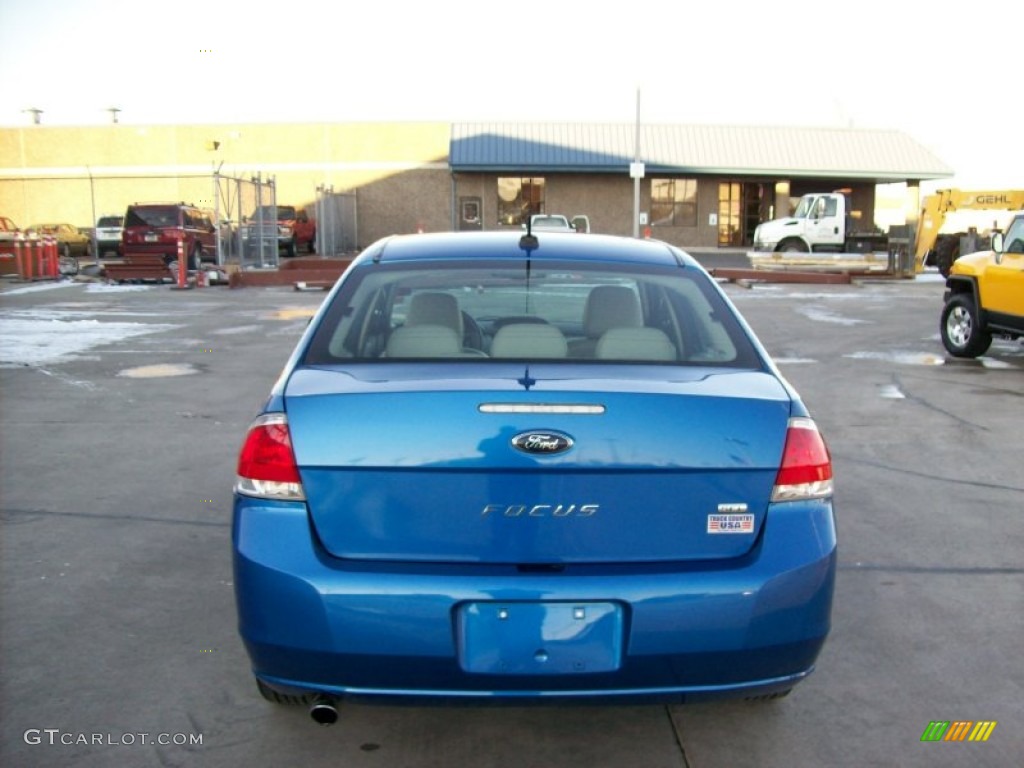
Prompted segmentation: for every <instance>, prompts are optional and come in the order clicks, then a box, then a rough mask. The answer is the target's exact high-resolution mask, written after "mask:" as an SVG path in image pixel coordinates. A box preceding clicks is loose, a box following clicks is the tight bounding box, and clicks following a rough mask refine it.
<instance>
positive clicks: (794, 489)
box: [772, 418, 832, 501]
mask: <svg viewBox="0 0 1024 768" xmlns="http://www.w3.org/2000/svg"><path fill="white" fill-rule="evenodd" d="M831 495H832V457H831V456H830V455H829V452H828V447H827V446H826V445H825V441H824V439H822V437H821V435H820V434H819V432H818V427H817V426H816V425H815V424H814V422H813V421H812V420H811V419H807V418H794V419H790V420H789V429H788V430H787V431H786V446H785V448H783V450H782V465H781V466H780V467H779V474H778V476H777V477H776V479H775V488H773V489H772V501H798V500H801V499H822V498H826V497H828V496H831Z"/></svg>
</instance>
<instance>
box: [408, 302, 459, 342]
mask: <svg viewBox="0 0 1024 768" xmlns="http://www.w3.org/2000/svg"><path fill="white" fill-rule="evenodd" d="M414 325H444V326H447V327H449V328H451V329H452V330H453V331H455V333H456V335H458V337H459V340H460V343H461V339H462V311H461V310H460V309H459V302H458V300H457V299H456V298H455V297H454V296H452V295H451V294H450V293H441V292H440V291H424V292H422V293H415V294H413V296H412V299H410V301H409V312H408V314H407V315H406V316H405V327H406V328H409V327H411V326H414Z"/></svg>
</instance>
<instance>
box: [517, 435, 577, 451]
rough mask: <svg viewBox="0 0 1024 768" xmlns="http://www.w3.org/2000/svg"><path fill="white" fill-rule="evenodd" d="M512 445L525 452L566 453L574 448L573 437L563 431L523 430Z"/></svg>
mask: <svg viewBox="0 0 1024 768" xmlns="http://www.w3.org/2000/svg"><path fill="white" fill-rule="evenodd" d="M512 446H513V447H514V448H516V449H517V450H520V451H522V452H523V453H543V454H554V453H564V452H565V451H568V450H569V449H570V448H572V438H571V437H569V436H568V435H565V434H562V433H561V432H521V433H520V434H518V435H516V436H515V437H513V438H512Z"/></svg>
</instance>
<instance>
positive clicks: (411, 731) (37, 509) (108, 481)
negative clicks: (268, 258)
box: [0, 279, 1024, 768]
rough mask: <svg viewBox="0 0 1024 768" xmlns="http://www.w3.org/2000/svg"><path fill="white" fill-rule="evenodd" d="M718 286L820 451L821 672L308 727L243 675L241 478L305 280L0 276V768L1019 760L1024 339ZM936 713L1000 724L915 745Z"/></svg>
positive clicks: (933, 290) (348, 710)
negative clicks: (644, 695)
mask: <svg viewBox="0 0 1024 768" xmlns="http://www.w3.org/2000/svg"><path fill="white" fill-rule="evenodd" d="M726 290H727V292H728V293H729V295H730V296H731V297H732V298H733V299H734V301H735V302H736V304H737V305H738V307H739V308H740V310H741V311H742V312H743V314H744V315H745V317H746V318H747V319H748V321H749V322H750V323H751V325H752V326H753V327H754V329H755V331H756V332H757V333H758V335H759V336H760V338H761V340H762V341H763V342H764V343H765V345H766V346H767V347H768V349H769V351H770V352H771V353H772V354H773V356H775V358H776V359H777V361H778V363H779V365H780V368H781V369H782V371H783V373H784V374H785V375H786V376H787V377H788V378H789V379H790V380H791V381H792V383H793V384H794V385H795V386H796V388H797V389H798V390H799V391H800V393H801V394H802V396H803V398H804V400H805V402H806V403H807V405H808V406H809V407H810V409H811V411H812V413H813V414H814V416H815V417H816V419H817V421H818V423H819V426H820V427H821V429H822V431H823V433H824V434H825V436H826V439H827V440H828V441H829V443H830V447H831V449H832V453H833V459H834V463H835V473H836V482H837V495H836V507H837V517H838V527H839V541H840V571H839V577H838V584H837V594H836V600H835V607H834V627H833V633H832V635H831V637H830V639H829V642H828V643H827V644H826V647H825V650H824V652H823V654H822V656H821V658H820V659H819V665H818V669H817V671H816V672H815V673H814V674H813V675H812V676H811V677H810V678H809V679H808V680H807V681H806V682H804V683H803V684H801V685H800V686H798V687H797V689H796V690H795V691H794V693H793V694H792V695H791V696H789V697H788V698H786V699H783V700H780V701H776V702H771V703H748V702H723V703H715V704H700V705H684V706H673V707H665V706H653V705H652V706H635V707H634V706H628V707H627V706H613V707H601V706H589V707H562V706H546V707H540V708H526V707H514V708H511V707H510V708H479V707H459V708H451V707H433V708H422V707H404V706H370V705H363V704H348V705H344V706H343V707H342V708H341V709H340V720H339V723H338V724H337V725H336V726H333V727H331V728H322V727H319V726H317V725H315V724H314V723H313V722H312V721H311V720H310V719H309V717H308V715H307V714H306V712H305V710H304V709H302V708H284V707H275V706H274V705H271V704H268V703H266V702H264V701H263V699H261V698H260V697H259V695H258V694H257V693H256V690H255V686H254V685H253V682H252V678H251V676H250V674H249V671H248V665H247V659H246V656H245V653H244V650H243V648H242V646H241V643H240V641H239V639H238V636H237V634H236V631H235V616H234V600H233V594H232V585H231V578H232V576H231V562H230V551H231V548H230V509H231V495H230V493H231V484H232V480H233V473H234V464H235V458H236V453H237V450H238V447H239V445H240V441H241V439H242V437H243V434H244V431H245V429H246V426H247V425H248V423H249V421H250V419H251V418H252V416H253V415H254V414H255V412H256V411H257V409H258V408H259V406H260V405H261V404H262V402H263V399H264V398H265V397H266V394H267V392H268V390H269V388H270V386H271V384H272V383H273V381H274V379H275V378H276V376H277V374H278V372H279V370H280V368H281V366H282V365H283V363H284V361H285V359H286V357H287V355H288V353H289V352H290V350H291V348H292V346H293V344H294V343H295V341H296V339H297V338H298V335H299V334H300V332H301V330H302V328H303V327H304V325H305V322H306V318H307V317H308V315H309V314H310V313H311V311H312V310H313V309H314V308H315V307H316V306H317V305H318V304H319V303H320V301H321V300H322V298H323V294H322V293H316V292H311V293H300V292H296V291H293V290H290V289H287V288H261V289H252V288H250V289H241V290H229V289H227V288H223V287H220V288H208V289H202V290H192V291H175V290H172V289H170V288H169V287H168V286H152V287H137V288H128V287H125V288H123V289H116V288H109V287H104V286H95V285H94V286H90V285H85V284H78V283H74V284H73V283H64V284H61V285H59V286H49V285H36V286H31V287H30V288H26V287H24V286H19V285H14V284H9V283H4V284H2V285H0V392H2V400H0V524H2V535H0V555H2V559H0V576H2V581H0V595H2V603H0V654H2V655H0V659H2V664H3V674H2V679H0V712H2V726H0V763H2V764H3V765H8V766H33V765H46V766H76V768H89V767H91V766H104V767H105V766H110V765H121V766H190V765H197V766H200V765H201V766H237V765H274V764H277V765H306V766H318V765H345V766H353V767H359V766H377V767H380V766H387V767H389V768H390V766H459V765H472V766H548V767H552V768H554V767H557V766H578V765H587V766H588V767H589V768H603V767H605V766H630V767H633V766H652V767H655V766H656V767H661V766H665V767H666V768H675V767H680V766H685V767H688V768H706V767H710V766H729V767H742V766H758V767H759V768H763V767H765V766H944V765H949V766H953V765H965V764H970V765H976V766H1016V765H1021V764H1024V664H1022V663H1021V654H1020V647H1021V638H1022V637H1024V558H1022V557H1021V552H1022V551H1024V522H1022V519H1021V512H1022V509H1024V503H1022V499H1024V476H1022V472H1021V456H1020V448H1021V446H1022V440H1021V429H1022V427H1024V421H1022V419H1021V414H1022V413H1024V402H1022V399H1021V397H1022V394H1024V347H1022V346H1021V345H1020V344H1016V343H1013V344H1011V343H1007V342H996V344H995V345H994V346H993V348H992V350H991V352H990V353H989V355H988V356H987V358H985V359H984V360H982V361H980V362H979V361H971V362H958V361H953V360H950V359H947V358H946V356H945V354H944V350H943V349H942V346H941V343H940V342H939V338H938V317H939V310H940V305H941V295H942V285H941V282H938V281H936V280H934V279H932V280H927V279H919V280H913V281H908V280H902V281H889V282H886V281H876V282H863V283H859V284H855V285H852V286H815V285H804V286H785V285H761V286H757V287H754V288H753V289H749V290H748V289H744V288H742V287H739V286H734V285H729V286H727V287H726ZM936 720H943V721H945V720H949V721H957V720H970V721H981V720H985V721H996V722H997V723H998V725H997V726H996V728H995V730H994V731H993V732H992V734H991V737H990V738H989V740H988V741H987V742H984V743H972V742H962V743H950V742H938V743H922V741H921V737H922V734H923V732H924V731H925V729H926V728H927V726H928V725H929V723H930V722H931V721H936ZM197 737H198V739H201V744H198V743H195V742H196V741H197ZM158 741H159V742H167V743H156V742H158ZM182 742H184V743H182Z"/></svg>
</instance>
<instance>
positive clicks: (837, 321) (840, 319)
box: [796, 306, 869, 325]
mask: <svg viewBox="0 0 1024 768" xmlns="http://www.w3.org/2000/svg"><path fill="white" fill-rule="evenodd" d="M796 311H797V313H798V314H801V315H803V316H804V317H806V318H807V319H808V320H813V321H814V322H816V323H832V324H834V325H861V324H862V323H866V322H869V321H867V320H861V319H860V318H856V317H845V316H843V315H838V314H836V313H835V312H832V311H831V310H828V309H825V307H819V306H810V307H797V309H796Z"/></svg>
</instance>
